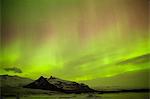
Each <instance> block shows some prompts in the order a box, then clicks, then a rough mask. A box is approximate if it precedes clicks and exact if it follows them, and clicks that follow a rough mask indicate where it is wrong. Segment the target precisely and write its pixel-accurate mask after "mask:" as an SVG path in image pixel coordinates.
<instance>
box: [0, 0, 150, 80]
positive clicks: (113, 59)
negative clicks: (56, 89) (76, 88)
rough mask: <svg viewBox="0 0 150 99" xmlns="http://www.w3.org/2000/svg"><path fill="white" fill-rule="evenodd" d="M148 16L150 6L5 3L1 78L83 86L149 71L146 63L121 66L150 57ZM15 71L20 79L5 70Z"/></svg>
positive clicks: (144, 1) (116, 0)
mask: <svg viewBox="0 0 150 99" xmlns="http://www.w3.org/2000/svg"><path fill="white" fill-rule="evenodd" d="M148 12H149V5H148V0H1V20H2V21H1V31H2V32H1V48H0V52H1V58H0V64H1V66H0V74H10V75H19V76H23V77H29V78H34V79H35V78H37V77H39V76H40V75H44V76H46V77H49V76H50V75H54V76H57V77H60V78H64V79H68V80H75V81H81V80H91V79H96V78H101V77H102V78H104V77H113V76H115V75H120V74H122V73H125V72H132V71H140V70H145V69H147V70H148V69H150V62H148V59H144V60H147V61H142V62H141V63H140V64H139V63H136V62H135V63H127V64H121V62H123V61H127V60H132V59H135V58H136V57H140V56H141V57H142V56H143V55H148V56H150V55H149V53H150V48H149V47H148V46H150V41H149V31H148V28H149V27H148V26H149V25H148V23H149V20H148V18H149V15H148ZM146 58H148V57H146ZM135 61H136V60H135ZM14 67H16V68H19V69H21V70H22V73H15V72H13V71H6V70H5V69H4V68H14Z"/></svg>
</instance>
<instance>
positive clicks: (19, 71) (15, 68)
mask: <svg viewBox="0 0 150 99" xmlns="http://www.w3.org/2000/svg"><path fill="white" fill-rule="evenodd" d="M4 70H5V71H13V72H15V73H22V70H21V69H19V68H17V67H11V68H4Z"/></svg>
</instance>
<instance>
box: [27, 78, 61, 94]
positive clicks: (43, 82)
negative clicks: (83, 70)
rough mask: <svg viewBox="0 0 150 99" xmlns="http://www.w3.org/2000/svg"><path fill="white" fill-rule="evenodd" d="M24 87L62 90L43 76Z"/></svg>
mask: <svg viewBox="0 0 150 99" xmlns="http://www.w3.org/2000/svg"><path fill="white" fill-rule="evenodd" d="M24 88H33V89H44V90H50V89H51V90H52V91H53V90H55V91H60V90H61V89H60V88H57V87H56V86H55V85H53V84H50V83H49V82H48V81H47V79H46V78H44V77H43V76H41V77H40V78H39V79H37V80H35V81H34V82H32V83H30V84H28V85H26V86H24Z"/></svg>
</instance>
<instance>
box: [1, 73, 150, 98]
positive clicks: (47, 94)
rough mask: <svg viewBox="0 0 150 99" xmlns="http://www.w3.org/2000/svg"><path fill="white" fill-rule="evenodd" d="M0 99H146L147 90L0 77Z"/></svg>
mask: <svg viewBox="0 0 150 99" xmlns="http://www.w3.org/2000/svg"><path fill="white" fill-rule="evenodd" d="M0 82H1V84H0V89H1V96H0V99H37V98H38V99H62V98H64V99H65V98H67V99H68V98H69V99H93V98H94V99H108V98H109V99H129V97H130V98H131V97H132V98H135V99H148V98H149V89H123V90H109V91H108V90H107V91H105V90H100V91H96V90H94V89H92V88H90V87H89V86H88V85H85V84H83V83H80V84H79V83H77V82H73V81H67V80H62V79H59V78H55V77H52V76H51V77H50V78H44V77H42V76H41V77H40V78H39V79H37V80H32V79H28V78H23V77H19V76H9V75H1V76H0Z"/></svg>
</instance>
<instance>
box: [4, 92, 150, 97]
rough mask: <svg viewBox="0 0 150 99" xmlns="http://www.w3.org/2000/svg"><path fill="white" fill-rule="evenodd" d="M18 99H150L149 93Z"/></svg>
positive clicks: (55, 95) (71, 95) (62, 95)
mask: <svg viewBox="0 0 150 99" xmlns="http://www.w3.org/2000/svg"><path fill="white" fill-rule="evenodd" d="M3 99H16V97H4V98H3ZM17 99H149V93H146V92H145V93H113V94H110V93H109V94H54V95H30V96H22V97H20V98H17Z"/></svg>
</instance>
